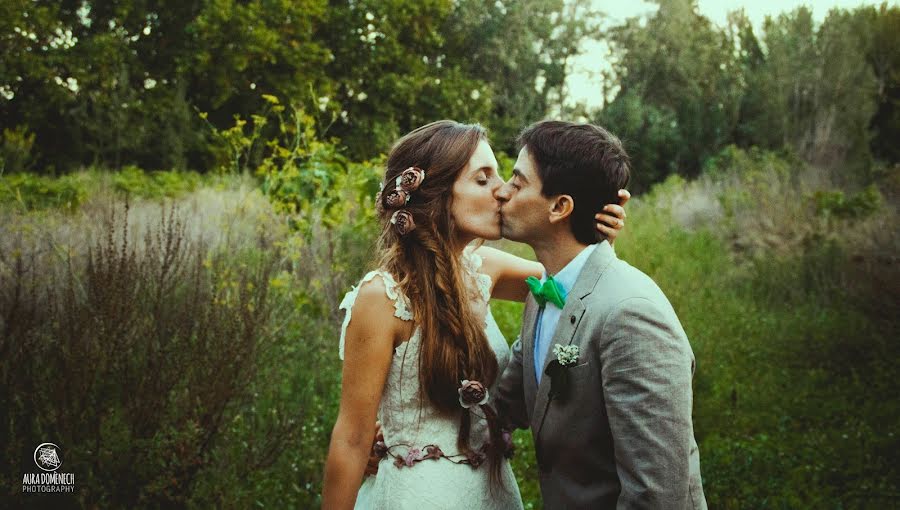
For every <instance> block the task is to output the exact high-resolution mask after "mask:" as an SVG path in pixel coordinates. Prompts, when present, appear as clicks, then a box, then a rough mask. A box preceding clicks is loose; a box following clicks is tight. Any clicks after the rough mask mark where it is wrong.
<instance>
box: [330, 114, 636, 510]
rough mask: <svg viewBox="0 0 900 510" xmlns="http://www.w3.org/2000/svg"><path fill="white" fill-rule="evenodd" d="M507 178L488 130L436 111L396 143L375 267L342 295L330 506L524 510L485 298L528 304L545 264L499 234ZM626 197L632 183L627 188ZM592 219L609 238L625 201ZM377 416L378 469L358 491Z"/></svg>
mask: <svg viewBox="0 0 900 510" xmlns="http://www.w3.org/2000/svg"><path fill="white" fill-rule="evenodd" d="M502 184H503V180H502V179H501V178H500V176H499V175H498V173H497V160H496V158H495V157H494V153H493V151H492V150H491V148H490V145H488V142H487V137H486V133H485V131H484V129H483V128H482V127H481V126H479V125H466V124H460V123H457V122H453V121H446V120H445V121H438V122H434V123H431V124H428V125H426V126H423V127H420V128H418V129H416V130H414V131H412V132H411V133H409V134H407V135H406V136H404V137H403V138H401V139H400V140H399V141H398V142H397V143H396V144H395V146H394V147H393V149H392V150H391V153H390V155H389V156H388V160H387V170H386V172H385V180H384V184H383V186H382V191H381V192H379V194H378V196H377V197H376V208H377V210H378V212H379V218H380V220H381V224H382V233H381V237H380V239H379V249H378V254H379V256H380V263H379V265H378V269H377V270H375V271H372V272H370V273H368V274H367V275H365V277H363V279H362V281H361V282H360V284H359V285H358V286H357V287H355V288H354V289H353V290H351V291H350V292H348V293H347V295H346V296H345V298H344V300H343V301H342V302H341V305H340V307H341V308H342V309H345V310H346V316H345V320H344V323H343V327H342V331H341V340H340V356H341V359H343V360H344V365H343V374H342V377H343V382H342V389H341V403H340V411H339V414H338V418H337V422H336V423H335V425H334V429H333V431H332V434H331V444H330V448H329V452H328V459H327V461H326V466H325V484H324V491H323V508H326V509H345V508H354V506H355V507H356V508H377V509H382V508H399V509H404V508H409V509H420V508H465V509H481V508H484V509H490V508H498V509H499V508H504V509H506V508H522V500H521V496H520V494H519V488H518V485H517V484H516V480H515V477H514V476H513V473H512V470H511V468H510V465H509V462H508V460H507V459H508V457H509V456H511V453H512V445H511V439H510V434H509V432H508V431H505V430H503V429H501V427H500V420H498V419H497V417H496V415H495V414H494V411H493V409H492V407H491V405H490V403H491V402H490V399H491V396H492V395H494V394H495V387H496V382H497V381H498V380H499V379H500V375H501V374H502V372H503V370H504V368H505V367H506V365H507V363H508V362H509V359H510V350H509V347H508V344H507V342H506V339H505V338H504V337H503V335H502V334H501V332H500V329H499V328H498V327H497V323H496V322H495V321H494V318H493V316H492V315H491V311H490V306H489V300H490V299H491V298H497V299H507V300H515V301H524V300H525V297H526V295H527V293H528V290H529V289H528V286H527V285H526V283H525V278H527V277H528V276H535V277H540V276H541V274H542V272H543V267H542V266H541V265H540V264H539V263H537V262H532V261H528V260H525V259H521V258H519V257H516V256H513V255H510V254H507V253H505V252H503V251H500V250H496V249H493V248H489V247H484V246H480V245H479V244H478V243H477V242H476V241H477V240H483V239H491V240H492V239H499V238H500V222H501V217H500V204H499V202H498V201H497V200H496V198H495V197H494V194H495V192H496V191H497V190H498V189H499V188H500V186H501V185H502ZM620 194H622V195H623V196H624V197H625V199H626V200H627V192H624V191H623V192H620ZM605 210H608V211H609V214H603V213H601V214H598V215H597V219H598V220H599V221H602V222H605V223H608V224H609V225H613V226H607V225H605V224H603V223H598V225H597V228H598V230H600V231H602V232H603V233H605V234H606V235H607V236H609V237H610V240H612V239H614V238H615V236H616V234H617V229H621V228H622V225H623V222H622V220H621V218H624V210H623V209H622V208H621V207H620V206H618V205H608V206H606V208H605ZM376 419H377V420H379V421H380V422H381V424H382V434H383V436H384V440H383V441H379V442H378V443H376V445H375V448H374V450H375V452H376V454H377V455H378V456H380V457H381V460H380V463H379V469H378V475H377V476H375V477H369V478H368V479H367V480H366V482H365V483H364V484H363V485H362V488H360V484H361V482H362V479H363V475H364V471H365V468H366V464H367V461H368V460H369V456H370V452H371V451H372V437H373V424H374V423H375V421H376Z"/></svg>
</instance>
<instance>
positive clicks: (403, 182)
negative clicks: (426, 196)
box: [394, 166, 425, 193]
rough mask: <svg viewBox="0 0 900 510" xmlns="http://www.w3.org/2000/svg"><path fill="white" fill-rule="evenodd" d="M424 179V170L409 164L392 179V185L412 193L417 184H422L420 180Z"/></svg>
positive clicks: (417, 187) (417, 186)
mask: <svg viewBox="0 0 900 510" xmlns="http://www.w3.org/2000/svg"><path fill="white" fill-rule="evenodd" d="M424 180H425V170H422V169H421V168H419V167H417V166H411V167H409V168H407V169H406V170H404V171H403V173H401V174H400V175H398V176H397V178H396V179H394V185H395V186H397V188H399V189H402V190H403V191H406V192H408V193H412V192H413V191H415V190H417V189H419V186H421V185H422V181H424Z"/></svg>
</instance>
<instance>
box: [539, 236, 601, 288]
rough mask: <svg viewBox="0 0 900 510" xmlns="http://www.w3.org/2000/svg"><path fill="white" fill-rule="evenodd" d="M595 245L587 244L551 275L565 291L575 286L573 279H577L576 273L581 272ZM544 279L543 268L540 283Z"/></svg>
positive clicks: (545, 274) (545, 277)
mask: <svg viewBox="0 0 900 510" xmlns="http://www.w3.org/2000/svg"><path fill="white" fill-rule="evenodd" d="M596 247H597V245H596V244H591V245H588V246H587V247H586V248H584V249H583V250H581V253H579V254H578V255H576V256H575V258H574V259H572V260H570V261H569V263H568V264H566V267H564V268H562V269H561V270H560V271H559V272H558V273H556V274H555V275H553V279H554V280H556V282H557V283H559V284H560V285H562V287H563V289H564V290H565V291H566V293H569V292H570V291H571V290H572V287H574V286H575V280H577V279H578V275H579V274H581V270H582V269H583V268H584V265H585V264H586V263H587V260H588V258H589V257H590V256H591V253H594V249H595V248H596ZM546 281H547V271H546V270H545V271H544V274H543V276H541V283H544V282H546Z"/></svg>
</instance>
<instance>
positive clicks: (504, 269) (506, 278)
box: [477, 190, 631, 302]
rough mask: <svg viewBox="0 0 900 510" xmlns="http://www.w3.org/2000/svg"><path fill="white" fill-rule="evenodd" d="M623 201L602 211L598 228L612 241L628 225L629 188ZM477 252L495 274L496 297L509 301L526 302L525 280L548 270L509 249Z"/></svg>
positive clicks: (622, 192)
mask: <svg viewBox="0 0 900 510" xmlns="http://www.w3.org/2000/svg"><path fill="white" fill-rule="evenodd" d="M619 197H620V198H621V201H620V202H619V204H618V205H617V204H607V205H606V206H605V207H604V208H603V211H604V212H601V213H598V214H597V215H596V216H595V218H596V219H597V230H598V231H600V232H602V233H603V234H605V235H606V236H607V238H608V239H609V244H613V243H614V242H615V241H616V237H618V236H619V231H620V230H622V228H623V227H624V226H625V216H626V215H625V208H624V207H623V206H624V205H625V203H626V202H628V200H629V199H630V198H631V194H630V193H628V191H626V190H619ZM477 253H478V254H479V255H481V258H482V260H483V261H484V265H483V266H482V267H483V271H484V272H485V274H488V275H490V276H491V278H492V279H493V281H494V289H493V291H492V292H491V298H492V299H505V300H507V301H520V302H521V301H525V298H526V297H528V285H526V284H525V279H526V278H528V277H529V276H534V277H535V278H540V277H541V276H542V275H543V273H544V266H542V265H541V264H540V262H534V261H532V260H528V259H523V258H522V257H517V256H515V255H512V254H510V253H506V252H505V251H502V250H498V249H496V248H491V247H488V246H482V247H480V248H478V250H477Z"/></svg>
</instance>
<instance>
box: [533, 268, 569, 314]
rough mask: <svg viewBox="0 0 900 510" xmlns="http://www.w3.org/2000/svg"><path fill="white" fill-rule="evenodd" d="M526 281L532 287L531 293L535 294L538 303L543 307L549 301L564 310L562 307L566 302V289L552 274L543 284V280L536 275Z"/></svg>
mask: <svg viewBox="0 0 900 510" xmlns="http://www.w3.org/2000/svg"><path fill="white" fill-rule="evenodd" d="M525 283H527V284H528V287H530V288H531V293H532V294H534V299H535V300H537V302H538V305H540V306H541V308H543V307H544V305H546V304H547V302H548V301H549V302H550V303H553V304H554V305H556V307H557V308H559V309H560V310H562V307H563V306H564V305H565V304H566V291H565V290H564V289H563V287H562V285H560V284H559V282H557V281H556V280H554V279H553V277H552V276H548V277H547V281H546V282H544V284H543V285H541V281H540V280H539V279H537V278H535V277H534V276H529V277H528V278H526V279H525Z"/></svg>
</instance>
